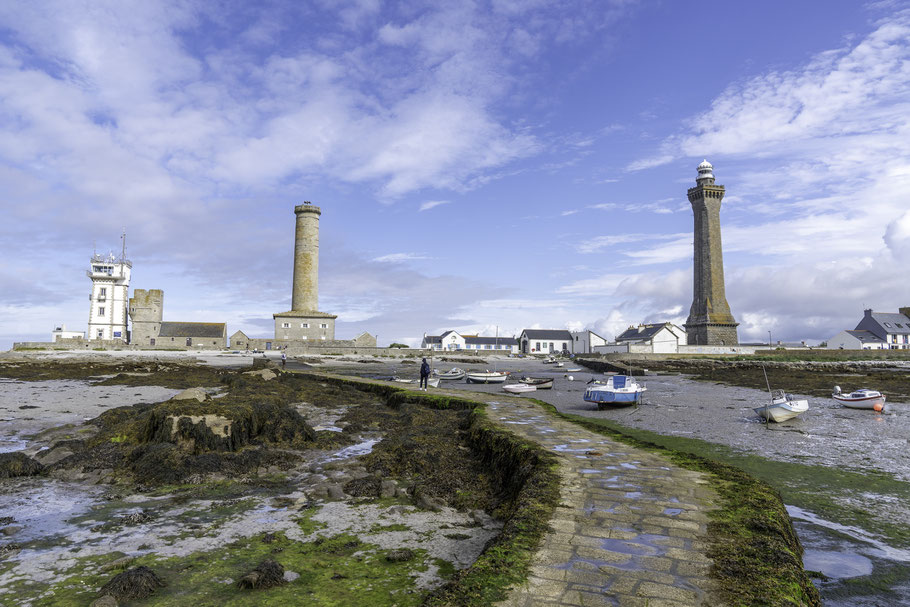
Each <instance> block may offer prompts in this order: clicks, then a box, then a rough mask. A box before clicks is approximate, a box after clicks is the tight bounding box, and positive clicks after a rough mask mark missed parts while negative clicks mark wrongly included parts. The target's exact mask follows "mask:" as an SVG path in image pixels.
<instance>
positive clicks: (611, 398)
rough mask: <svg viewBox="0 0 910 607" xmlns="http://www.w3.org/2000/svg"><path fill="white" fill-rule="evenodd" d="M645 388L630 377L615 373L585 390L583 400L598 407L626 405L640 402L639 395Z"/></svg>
mask: <svg viewBox="0 0 910 607" xmlns="http://www.w3.org/2000/svg"><path fill="white" fill-rule="evenodd" d="M645 390H647V388H645V387H644V386H642V385H640V384H638V383H637V382H636V381H635V380H634V379H633V378H632V377H629V376H625V375H616V376H613V377H611V378H610V379H609V380H608V381H607V383H605V384H602V383H598V384H595V385H594V386H591V387H590V388H588V389H587V390H585V394H584V396H583V398H584V400H585V402H589V403H595V404H597V408H598V409H609V408H612V407H628V406H629V405H639V404H641V395H642V393H644V391H645Z"/></svg>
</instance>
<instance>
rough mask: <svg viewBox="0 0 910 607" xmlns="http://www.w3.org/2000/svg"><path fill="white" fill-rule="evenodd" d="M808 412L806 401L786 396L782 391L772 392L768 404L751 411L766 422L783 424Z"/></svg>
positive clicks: (807, 402)
mask: <svg viewBox="0 0 910 607" xmlns="http://www.w3.org/2000/svg"><path fill="white" fill-rule="evenodd" d="M808 410H809V401H808V400H806V399H799V400H797V399H796V397H794V396H793V395H792V394H787V393H785V392H784V391H783V390H775V391H774V392H772V393H771V402H770V403H769V404H767V405H764V406H763V407H755V408H754V409H753V411H755V414H756V415H758V416H759V417H760V418H762V419H763V420H765V421H766V422H785V421H787V420H788V419H793V418H794V417H796V416H797V415H799V414H801V413H805V412H806V411H808Z"/></svg>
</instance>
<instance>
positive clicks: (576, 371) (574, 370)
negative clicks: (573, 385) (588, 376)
mask: <svg viewBox="0 0 910 607" xmlns="http://www.w3.org/2000/svg"><path fill="white" fill-rule="evenodd" d="M566 371H568V372H569V373H578V372H579V371H581V367H572V368H571V369H566Z"/></svg>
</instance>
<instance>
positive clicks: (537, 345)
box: [534, 342, 540, 350]
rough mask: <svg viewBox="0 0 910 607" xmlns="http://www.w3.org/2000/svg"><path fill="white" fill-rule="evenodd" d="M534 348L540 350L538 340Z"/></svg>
mask: <svg viewBox="0 0 910 607" xmlns="http://www.w3.org/2000/svg"><path fill="white" fill-rule="evenodd" d="M534 349H535V350H540V342H537V343H535V344H534Z"/></svg>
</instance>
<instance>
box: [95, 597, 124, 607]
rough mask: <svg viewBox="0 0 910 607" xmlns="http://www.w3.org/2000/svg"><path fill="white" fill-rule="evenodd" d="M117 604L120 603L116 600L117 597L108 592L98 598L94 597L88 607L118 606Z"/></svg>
mask: <svg viewBox="0 0 910 607" xmlns="http://www.w3.org/2000/svg"><path fill="white" fill-rule="evenodd" d="M119 605H120V603H118V602H117V599H115V598H114V597H112V596H111V595H109V594H105V595H104V596H103V597H101V598H100V599H95V600H94V601H92V603H91V605H89V607H118V606H119Z"/></svg>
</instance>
